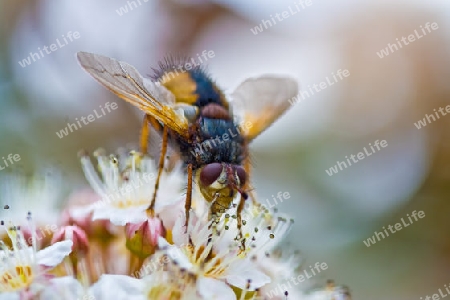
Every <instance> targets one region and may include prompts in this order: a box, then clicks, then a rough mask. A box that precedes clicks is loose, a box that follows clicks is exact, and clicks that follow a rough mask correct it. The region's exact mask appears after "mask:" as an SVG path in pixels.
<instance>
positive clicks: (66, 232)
mask: <svg viewBox="0 0 450 300" xmlns="http://www.w3.org/2000/svg"><path fill="white" fill-rule="evenodd" d="M65 240H72V242H73V246H72V254H73V255H75V256H77V257H80V256H84V255H85V254H86V253H87V251H88V249H89V241H88V239H87V236H86V233H85V232H84V230H83V229H81V228H80V227H78V226H64V227H62V228H61V229H60V230H59V231H57V232H56V233H55V234H54V235H53V239H52V244H54V243H56V242H60V241H65Z"/></svg>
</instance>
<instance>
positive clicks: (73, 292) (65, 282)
mask: <svg viewBox="0 0 450 300" xmlns="http://www.w3.org/2000/svg"><path fill="white" fill-rule="evenodd" d="M50 283H51V285H49V286H47V287H46V288H45V289H44V290H43V291H42V293H41V298H40V299H42V300H59V299H64V300H77V299H84V298H83V296H84V289H83V286H82V285H81V283H80V282H79V281H78V280H76V279H75V278H73V277H71V276H65V277H57V278H53V279H51V280H50ZM85 299H89V297H88V295H86V298H85Z"/></svg>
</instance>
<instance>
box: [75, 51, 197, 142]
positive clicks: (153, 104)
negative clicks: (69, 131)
mask: <svg viewBox="0 0 450 300" xmlns="http://www.w3.org/2000/svg"><path fill="white" fill-rule="evenodd" d="M77 59H78V61H79V63H80V65H81V67H82V68H83V69H85V70H86V71H87V72H88V73H89V74H90V75H91V76H92V77H94V78H95V80H97V81H98V82H100V83H101V84H102V85H103V86H104V87H106V88H107V89H109V90H110V91H111V92H113V93H114V94H116V95H117V96H119V97H120V98H122V99H123V100H125V101H127V102H129V103H131V104H133V105H134V106H137V107H138V108H139V109H141V110H142V111H144V112H145V113H146V114H149V115H151V116H153V117H155V118H156V119H157V120H158V121H160V122H161V123H163V124H164V125H165V126H167V127H168V128H170V129H172V130H173V131H175V132H177V133H178V134H179V135H180V136H182V137H184V138H186V139H187V138H188V126H189V124H188V120H187V119H186V118H185V116H184V113H183V111H182V110H177V109H176V108H175V107H174V104H175V97H174V96H173V94H172V93H170V92H169V91H168V90H167V89H166V88H165V87H164V86H162V85H160V84H159V83H155V82H152V81H151V80H149V79H147V78H143V77H142V76H141V74H139V72H138V71H137V70H136V69H135V68H134V67H133V66H131V65H129V64H127V63H125V62H122V61H118V60H115V59H113V58H109V57H106V56H102V55H98V54H93V53H87V52H78V53H77Z"/></svg>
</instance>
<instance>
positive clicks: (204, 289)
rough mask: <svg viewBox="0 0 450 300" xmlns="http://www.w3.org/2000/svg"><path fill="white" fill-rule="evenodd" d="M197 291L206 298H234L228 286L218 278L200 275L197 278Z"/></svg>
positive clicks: (221, 299)
mask: <svg viewBox="0 0 450 300" xmlns="http://www.w3.org/2000/svg"><path fill="white" fill-rule="evenodd" d="M197 289H198V293H199V294H200V295H201V296H202V297H203V299H208V300H236V294H235V293H234V292H233V290H232V289H231V287H230V286H228V285H227V284H226V283H225V282H222V281H220V280H216V279H212V278H207V277H201V278H199V279H198V280H197Z"/></svg>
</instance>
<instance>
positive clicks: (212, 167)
mask: <svg viewBox="0 0 450 300" xmlns="http://www.w3.org/2000/svg"><path fill="white" fill-rule="evenodd" d="M222 170H223V166H222V164H220V163H212V164H209V165H206V166H205V167H204V168H203V169H202V171H201V172H200V181H201V183H202V184H203V185H205V186H209V185H211V184H212V183H213V182H214V181H216V180H217V179H219V177H220V174H222Z"/></svg>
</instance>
